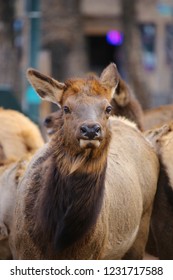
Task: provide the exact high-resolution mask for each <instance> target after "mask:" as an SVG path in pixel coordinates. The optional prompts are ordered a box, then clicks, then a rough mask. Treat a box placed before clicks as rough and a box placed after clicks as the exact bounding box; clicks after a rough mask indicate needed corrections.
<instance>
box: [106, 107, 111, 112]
mask: <svg viewBox="0 0 173 280" xmlns="http://www.w3.org/2000/svg"><path fill="white" fill-rule="evenodd" d="M111 111H112V107H111V106H108V107H107V108H106V113H107V114H110V113H111Z"/></svg>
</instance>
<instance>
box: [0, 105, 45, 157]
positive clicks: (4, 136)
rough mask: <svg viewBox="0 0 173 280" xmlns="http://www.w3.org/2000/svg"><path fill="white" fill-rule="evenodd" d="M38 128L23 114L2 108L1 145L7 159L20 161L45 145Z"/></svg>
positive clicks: (0, 113)
mask: <svg viewBox="0 0 173 280" xmlns="http://www.w3.org/2000/svg"><path fill="white" fill-rule="evenodd" d="M43 143H44V142H43V138H42V136H41V133H40V131H39V129H38V127H37V126H36V125H35V124H34V123H33V122H32V121H30V120H29V118H27V117H25V116H24V115H23V114H21V113H19V112H17V111H14V110H5V109H2V108H0V144H1V146H2V149H3V154H4V157H5V158H6V159H9V158H16V159H20V158H21V157H22V156H24V155H25V154H26V153H28V152H30V153H34V152H36V150H37V149H38V148H40V147H41V146H42V145H43Z"/></svg>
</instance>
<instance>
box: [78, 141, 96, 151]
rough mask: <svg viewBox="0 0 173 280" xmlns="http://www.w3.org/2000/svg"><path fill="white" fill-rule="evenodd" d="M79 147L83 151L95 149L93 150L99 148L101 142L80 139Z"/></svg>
mask: <svg viewBox="0 0 173 280" xmlns="http://www.w3.org/2000/svg"><path fill="white" fill-rule="evenodd" d="M79 145H80V147H81V148H82V149H93V148H98V147H99V146H100V141H99V140H85V139H80V140H79Z"/></svg>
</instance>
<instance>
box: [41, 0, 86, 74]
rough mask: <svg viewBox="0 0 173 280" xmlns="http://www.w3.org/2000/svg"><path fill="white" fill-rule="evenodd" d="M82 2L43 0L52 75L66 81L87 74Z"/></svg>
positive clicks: (44, 42) (44, 40)
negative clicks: (80, 4)
mask: <svg viewBox="0 0 173 280" xmlns="http://www.w3.org/2000/svg"><path fill="white" fill-rule="evenodd" d="M79 3H80V1H79V0H66V1H63V0H51V1H49V0H44V1H43V0H42V2H41V4H42V5H41V6H42V32H43V36H42V39H43V42H42V44H43V46H44V47H46V48H48V49H50V50H51V54H52V75H53V76H54V77H55V78H57V79H59V80H62V79H63V80H64V79H66V78H67V77H69V76H78V75H80V74H82V73H85V72H86V71H88V61H87V56H86V50H85V39H84V35H83V30H82V20H81V16H80V12H79Z"/></svg>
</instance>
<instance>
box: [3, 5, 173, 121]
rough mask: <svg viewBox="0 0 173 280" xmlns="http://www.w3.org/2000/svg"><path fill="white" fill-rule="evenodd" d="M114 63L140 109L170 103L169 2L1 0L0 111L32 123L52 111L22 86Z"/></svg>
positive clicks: (172, 39) (172, 37)
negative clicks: (33, 78) (31, 72)
mask: <svg viewBox="0 0 173 280" xmlns="http://www.w3.org/2000/svg"><path fill="white" fill-rule="evenodd" d="M110 62H115V63H116V64H117V67H118V69H119V72H120V73H121V75H122V77H123V78H124V79H125V80H126V81H127V82H128V83H129V84H130V85H131V87H132V88H133V89H134V91H135V94H136V96H137V98H138V100H139V101H140V102H141V104H142V106H143V108H144V109H146V108H151V107H155V106H159V105H161V104H168V103H173V0H106V1H105V0H65V1H64V0H5V1H4V0H0V106H3V107H4V108H13V109H17V110H19V111H23V112H24V113H25V114H27V115H29V117H30V118H31V119H32V120H34V121H35V122H37V123H39V122H40V120H42V119H43V118H44V117H45V116H46V115H47V114H48V113H49V112H50V111H52V110H55V108H54V107H52V105H51V104H49V103H47V102H42V103H41V101H40V99H39V97H37V95H36V94H35V93H34V91H33V89H32V88H31V87H30V86H29V84H28V83H27V80H26V76H25V73H26V69H27V68H28V67H34V68H37V69H38V70H40V71H41V72H43V73H45V74H48V75H51V76H53V77H54V78H56V79H58V80H59V81H64V80H65V79H66V78H68V77H72V76H81V75H83V74H84V73H86V72H96V73H98V74H99V73H100V72H101V71H102V70H103V68H104V67H105V66H107V65H108V64H109V63H110Z"/></svg>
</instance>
